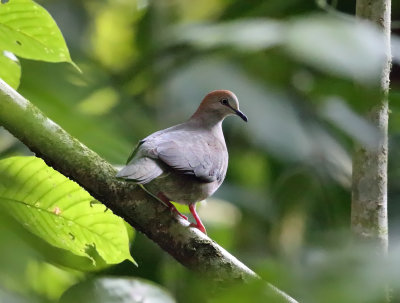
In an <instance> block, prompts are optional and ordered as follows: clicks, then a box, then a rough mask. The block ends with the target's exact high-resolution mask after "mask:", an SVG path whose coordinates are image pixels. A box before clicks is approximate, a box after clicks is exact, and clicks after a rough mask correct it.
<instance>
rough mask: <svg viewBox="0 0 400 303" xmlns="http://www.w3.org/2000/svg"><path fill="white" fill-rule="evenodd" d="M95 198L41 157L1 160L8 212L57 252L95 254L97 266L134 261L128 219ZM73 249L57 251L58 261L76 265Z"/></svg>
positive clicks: (2, 199) (0, 196)
mask: <svg viewBox="0 0 400 303" xmlns="http://www.w3.org/2000/svg"><path fill="white" fill-rule="evenodd" d="M94 202H96V201H95V200H94V199H93V198H92V197H91V196H90V195H89V194H88V193H87V192H86V191H85V190H83V189H82V188H81V187H80V186H79V185H78V184H76V183H75V182H73V181H71V180H69V179H68V178H66V177H64V176H63V175H62V174H60V173H58V172H57V171H55V170H54V169H52V168H50V167H48V166H47V165H46V164H45V163H44V162H43V160H41V159H39V158H36V157H13V158H7V159H4V160H1V161H0V207H1V208H2V211H4V212H6V213H9V214H10V215H11V216H12V217H14V218H15V219H16V220H17V221H18V222H20V223H21V224H22V225H23V226H24V227H25V229H27V230H28V231H30V232H31V233H33V234H34V235H35V236H36V237H38V238H40V239H42V240H44V241H45V242H47V243H48V244H50V245H51V246H52V247H54V249H53V250H52V254H56V255H57V254H60V253H61V254H62V252H63V251H66V252H67V253H68V254H69V255H72V256H73V257H81V258H82V257H83V258H84V259H89V260H90V261H91V263H92V265H93V268H94V269H96V266H98V265H100V266H104V265H107V264H117V263H120V262H122V261H124V260H126V259H127V260H130V261H132V262H134V260H133V259H132V257H131V255H130V253H129V239H128V233H127V229H126V227H125V225H124V221H123V220H122V219H121V218H119V217H118V216H115V215H114V214H113V213H112V212H111V211H110V210H107V211H106V208H105V206H104V205H102V204H100V203H99V202H97V203H94ZM68 254H64V255H63V256H61V257H60V256H55V260H57V261H58V262H60V263H63V265H64V266H69V267H72V268H75V267H76V266H77V265H76V264H75V263H76V262H77V259H76V258H68V256H67V255H68ZM66 256H67V258H65V257H66ZM78 262H79V261H78Z"/></svg>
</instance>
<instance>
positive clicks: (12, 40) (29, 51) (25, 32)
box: [0, 0, 72, 63]
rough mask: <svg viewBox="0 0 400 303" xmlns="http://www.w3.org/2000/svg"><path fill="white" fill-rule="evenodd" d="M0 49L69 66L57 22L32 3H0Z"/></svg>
mask: <svg viewBox="0 0 400 303" xmlns="http://www.w3.org/2000/svg"><path fill="white" fill-rule="evenodd" d="M0 50H8V51H10V52H12V53H14V54H15V55H16V56H19V57H22V58H27V59H34V60H43V61H48V62H69V63H72V60H71V57H70V55H69V51H68V48H67V45H66V44H65V41H64V38H63V36H62V34H61V31H60V29H59V28H58V26H57V24H56V22H55V21H54V20H53V18H52V17H51V16H50V14H49V13H48V12H47V11H46V10H45V9H44V8H43V7H41V6H40V5H38V4H36V3H35V2H33V1H31V0H10V1H8V2H6V3H3V4H0Z"/></svg>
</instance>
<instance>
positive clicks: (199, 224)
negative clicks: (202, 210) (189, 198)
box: [189, 203, 207, 234]
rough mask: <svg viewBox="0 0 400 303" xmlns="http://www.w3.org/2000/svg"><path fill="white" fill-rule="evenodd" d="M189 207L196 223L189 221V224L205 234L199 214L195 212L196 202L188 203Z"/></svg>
mask: <svg viewBox="0 0 400 303" xmlns="http://www.w3.org/2000/svg"><path fill="white" fill-rule="evenodd" d="M189 209H190V212H191V213H192V215H193V218H194V219H195V220H196V224H194V223H191V224H190V226H192V227H196V228H198V229H199V230H200V231H202V232H203V233H205V234H207V232H206V228H205V227H204V225H203V223H202V222H201V220H200V217H199V215H198V214H197V213H196V204H195V203H193V204H189Z"/></svg>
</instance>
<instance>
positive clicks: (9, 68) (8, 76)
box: [0, 51, 21, 89]
mask: <svg viewBox="0 0 400 303" xmlns="http://www.w3.org/2000/svg"><path fill="white" fill-rule="evenodd" d="M0 78H1V79H3V80H4V81H6V82H7V83H8V84H9V85H10V86H11V87H12V88H15V89H17V88H18V86H19V81H20V79H21V65H20V64H19V61H18V59H17V57H15V56H14V54H13V53H10V52H8V51H2V52H1V54H0Z"/></svg>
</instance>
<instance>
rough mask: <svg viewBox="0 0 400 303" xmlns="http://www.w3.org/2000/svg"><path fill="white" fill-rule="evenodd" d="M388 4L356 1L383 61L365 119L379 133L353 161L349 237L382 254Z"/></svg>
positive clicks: (385, 239) (384, 247)
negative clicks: (380, 39) (376, 36)
mask: <svg viewBox="0 0 400 303" xmlns="http://www.w3.org/2000/svg"><path fill="white" fill-rule="evenodd" d="M390 12H391V1H390V0H376V1H370V0H357V6H356V15H357V17H359V18H362V19H367V20H370V21H371V22H373V23H375V24H376V25H377V26H378V27H379V28H380V29H381V30H382V32H383V35H384V38H385V51H386V58H385V62H383V68H382V74H381V83H380V86H381V87H380V88H381V91H382V97H381V99H380V100H377V102H376V106H375V107H374V108H373V109H371V111H370V113H369V115H368V119H369V120H370V121H371V123H372V124H373V125H374V126H376V127H377V129H378V130H379V132H380V135H381V136H380V140H379V142H378V143H377V145H376V146H373V147H369V148H367V147H364V146H362V147H359V148H358V149H357V151H356V153H355V155H354V158H353V186H352V206H351V225H352V230H353V233H354V234H355V235H356V236H357V237H359V238H364V239H369V240H373V241H376V242H377V245H378V249H379V250H381V251H382V252H383V253H384V254H386V252H387V247H388V219H387V161H388V119H389V117H388V99H387V95H388V92H389V83H390V78H389V76H390V68H391V51H390Z"/></svg>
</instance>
